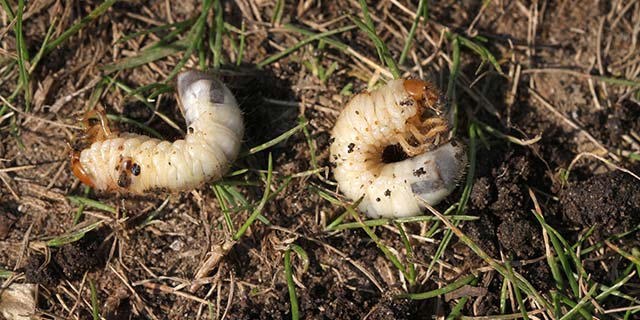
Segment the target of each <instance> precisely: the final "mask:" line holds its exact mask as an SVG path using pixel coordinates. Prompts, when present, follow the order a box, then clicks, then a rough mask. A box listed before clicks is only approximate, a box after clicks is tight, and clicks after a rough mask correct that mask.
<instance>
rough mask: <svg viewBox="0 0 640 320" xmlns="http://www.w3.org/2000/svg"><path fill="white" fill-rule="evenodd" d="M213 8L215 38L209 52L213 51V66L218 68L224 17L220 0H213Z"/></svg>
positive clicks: (220, 57) (220, 58) (220, 59)
mask: <svg viewBox="0 0 640 320" xmlns="http://www.w3.org/2000/svg"><path fill="white" fill-rule="evenodd" d="M213 9H214V10H215V22H216V30H215V34H216V38H215V40H214V43H213V47H212V48H211V52H213V68H214V69H220V64H221V61H222V33H223V31H224V19H223V16H222V14H223V10H222V5H221V4H220V0H215V1H214V2H213ZM210 45H211V44H210Z"/></svg>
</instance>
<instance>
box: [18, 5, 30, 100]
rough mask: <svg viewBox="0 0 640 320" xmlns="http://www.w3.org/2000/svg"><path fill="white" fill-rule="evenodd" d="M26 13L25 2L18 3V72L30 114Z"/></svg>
mask: <svg viewBox="0 0 640 320" xmlns="http://www.w3.org/2000/svg"><path fill="white" fill-rule="evenodd" d="M23 13H24V0H19V1H18V11H17V13H16V24H15V26H14V30H15V32H16V49H17V51H18V71H19V75H20V76H19V78H20V83H21V86H22V88H23V89H24V111H25V112H29V108H30V105H31V86H30V85H29V72H28V71H27V67H26V64H25V62H26V61H29V53H28V52H27V46H26V44H25V41H24V33H23V29H22V22H23V21H22V14H23Z"/></svg>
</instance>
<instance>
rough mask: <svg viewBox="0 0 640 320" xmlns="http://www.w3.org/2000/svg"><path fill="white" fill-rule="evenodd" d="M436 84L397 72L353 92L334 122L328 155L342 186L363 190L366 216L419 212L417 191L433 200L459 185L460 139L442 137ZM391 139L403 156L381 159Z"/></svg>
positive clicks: (358, 194) (351, 191) (354, 193)
mask: <svg viewBox="0 0 640 320" xmlns="http://www.w3.org/2000/svg"><path fill="white" fill-rule="evenodd" d="M439 96H440V94H439V92H438V90H437V89H436V88H435V87H434V86H433V85H432V84H430V83H428V82H424V81H421V80H404V79H398V80H393V81H390V82H389V83H388V84H387V85H385V86H383V87H381V88H379V89H377V90H374V91H372V92H365V93H360V94H357V95H356V96H354V97H353V99H351V101H349V103H348V104H347V106H346V107H345V108H344V110H343V111H342V113H341V114H340V116H339V117H338V120H337V121H336V124H335V126H334V128H333V132H332V139H333V142H332V144H331V161H332V163H333V164H334V170H333V174H334V177H335V179H336V181H337V182H338V185H339V188H340V190H341V191H342V192H343V193H344V194H345V195H346V196H347V197H348V198H350V199H352V200H354V201H355V200H357V199H360V198H362V202H361V203H360V206H359V209H360V210H361V211H363V212H365V213H366V214H367V215H368V216H369V217H372V218H378V217H385V218H394V217H405V216H415V215H419V214H420V213H421V212H422V209H423V206H422V205H421V203H420V202H419V201H418V200H417V198H416V196H419V197H421V198H423V199H424V200H426V201H427V202H428V203H429V204H431V205H435V204H437V203H439V202H440V201H441V200H442V199H444V198H445V197H446V196H447V195H449V194H450V193H451V192H452V191H453V190H454V189H455V187H456V185H457V183H458V181H459V180H460V177H461V176H462V174H463V172H464V169H465V167H466V154H465V151H464V146H463V145H462V144H461V143H458V142H456V141H453V140H447V137H448V136H449V134H450V132H449V128H448V125H447V122H446V120H445V119H444V118H443V117H442V116H441V115H440V110H439V100H440V99H439ZM393 146H395V147H396V148H397V149H402V151H404V153H405V154H406V156H408V158H406V159H404V160H401V161H397V162H391V163H386V162H385V161H384V159H383V152H385V149H387V148H389V147H393Z"/></svg>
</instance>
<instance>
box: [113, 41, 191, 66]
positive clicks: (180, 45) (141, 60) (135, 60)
mask: <svg viewBox="0 0 640 320" xmlns="http://www.w3.org/2000/svg"><path fill="white" fill-rule="evenodd" d="M190 43H191V39H190V38H184V39H180V40H177V41H176V42H173V43H170V44H160V45H158V46H155V47H152V48H148V49H145V50H143V51H142V52H140V54H139V55H137V56H133V57H127V58H124V59H121V60H119V61H117V62H115V63H112V64H108V65H106V66H104V67H103V68H102V70H104V72H106V73H112V72H115V71H120V70H125V69H132V68H135V67H138V66H141V65H145V64H147V63H149V62H153V61H156V60H160V59H162V58H164V57H167V56H171V55H174V54H176V53H178V52H181V51H184V50H186V49H187V48H188V47H189V45H190Z"/></svg>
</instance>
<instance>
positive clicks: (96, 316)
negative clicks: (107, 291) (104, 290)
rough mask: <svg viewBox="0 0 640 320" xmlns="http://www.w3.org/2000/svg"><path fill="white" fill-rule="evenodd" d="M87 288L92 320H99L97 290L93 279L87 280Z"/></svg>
mask: <svg viewBox="0 0 640 320" xmlns="http://www.w3.org/2000/svg"><path fill="white" fill-rule="evenodd" d="M89 288H90V289H91V315H92V316H93V320H100V310H99V309H98V305H99V304H98V290H96V285H95V283H93V280H89Z"/></svg>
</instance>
